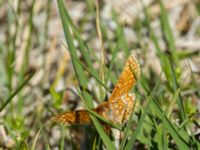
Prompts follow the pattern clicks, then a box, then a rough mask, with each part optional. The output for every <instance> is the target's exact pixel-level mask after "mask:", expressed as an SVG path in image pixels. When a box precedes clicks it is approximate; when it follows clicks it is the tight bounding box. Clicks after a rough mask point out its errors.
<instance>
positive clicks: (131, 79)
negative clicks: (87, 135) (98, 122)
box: [53, 55, 140, 124]
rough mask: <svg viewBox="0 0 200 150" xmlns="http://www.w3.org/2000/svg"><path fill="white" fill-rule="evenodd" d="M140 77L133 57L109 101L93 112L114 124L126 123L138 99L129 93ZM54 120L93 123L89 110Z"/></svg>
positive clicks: (58, 116) (54, 118) (77, 111)
mask: <svg viewBox="0 0 200 150" xmlns="http://www.w3.org/2000/svg"><path fill="white" fill-rule="evenodd" d="M139 75H140V67H139V64H138V62H137V60H136V58H135V57H134V56H133V55H131V56H129V58H128V60H127V62H126V64H125V67H124V69H123V71H122V74H121V75H120V77H119V80H118V82H117V84H116V86H115V88H114V90H113V92H112V94H111V96H110V98H109V100H108V101H107V102H103V103H102V104H100V105H99V106H98V107H96V108H94V109H92V110H93V111H94V112H96V113H98V114H99V115H101V116H102V117H104V118H105V119H107V120H109V121H111V122H113V123H119V124H122V123H124V122H126V121H127V120H128V118H129V116H130V114H131V112H132V110H133V108H134V105H135V99H136V98H135V95H134V94H132V93H128V92H129V91H130V89H131V88H132V87H133V86H134V85H135V84H136V81H137V77H138V76H139ZM53 120H55V121H56V122H58V123H65V124H91V123H92V121H91V119H90V116H89V112H88V111H87V110H76V111H71V112H64V113H63V114H58V115H55V116H54V117H53Z"/></svg>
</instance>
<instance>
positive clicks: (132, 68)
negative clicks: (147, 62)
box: [109, 55, 140, 102]
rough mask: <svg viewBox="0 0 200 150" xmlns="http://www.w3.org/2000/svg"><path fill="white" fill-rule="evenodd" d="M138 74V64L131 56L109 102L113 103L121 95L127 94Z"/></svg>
mask: <svg viewBox="0 0 200 150" xmlns="http://www.w3.org/2000/svg"><path fill="white" fill-rule="evenodd" d="M139 74H140V68H139V64H138V62H137V60H136V58H135V57H134V56H133V55H131V56H129V58H128V61H127V62H126V65H125V67H124V69H123V71H122V74H121V75H120V77H119V80H118V82H117V84H116V85H115V88H114V90H113V92H112V94H111V97H110V98H109V102H112V101H115V100H116V99H117V98H119V97H121V96H122V95H123V94H125V93H128V92H129V91H130V89H131V88H132V87H133V85H134V84H135V83H136V81H137V77H138V76H139Z"/></svg>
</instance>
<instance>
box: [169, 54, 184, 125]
mask: <svg viewBox="0 0 200 150" xmlns="http://www.w3.org/2000/svg"><path fill="white" fill-rule="evenodd" d="M169 62H170V66H171V67H170V68H171V76H172V79H173V81H172V82H173V83H172V85H173V90H174V93H176V91H177V90H178V89H179V88H178V82H177V79H176V74H175V71H174V67H173V64H172V60H171V59H170V57H169ZM177 103H178V107H179V110H180V114H181V120H182V122H183V121H184V120H185V119H186V114H185V111H184V106H183V100H182V97H181V94H180V93H179V94H178V100H177Z"/></svg>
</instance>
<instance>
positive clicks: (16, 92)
mask: <svg viewBox="0 0 200 150" xmlns="http://www.w3.org/2000/svg"><path fill="white" fill-rule="evenodd" d="M34 73H35V72H32V73H31V74H30V75H28V76H27V77H26V78H25V80H24V81H23V82H22V83H21V84H20V85H19V87H18V88H17V89H16V90H15V91H14V92H13V93H12V94H11V95H10V97H9V98H8V99H7V100H6V101H5V103H4V104H3V105H2V106H1V108H0V112H1V111H2V110H3V109H4V108H5V107H6V106H7V105H8V104H9V103H10V102H11V101H12V99H13V98H14V96H15V95H17V94H18V93H19V92H20V91H21V90H22V88H23V87H24V86H25V85H27V83H28V82H29V80H30V79H31V78H32V77H33V75H34Z"/></svg>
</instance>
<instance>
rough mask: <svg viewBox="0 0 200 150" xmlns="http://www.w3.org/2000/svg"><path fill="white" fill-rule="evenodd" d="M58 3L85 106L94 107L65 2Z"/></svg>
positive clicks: (109, 144) (103, 136)
mask: <svg viewBox="0 0 200 150" xmlns="http://www.w3.org/2000/svg"><path fill="white" fill-rule="evenodd" d="M57 3H58V8H59V12H60V16H61V20H62V24H63V29H64V33H65V38H66V42H67V45H68V47H69V52H70V55H71V56H73V57H72V63H73V67H74V70H75V74H76V76H77V78H78V81H79V85H80V87H81V88H82V89H83V90H81V93H82V96H83V99H84V100H85V104H86V105H85V106H86V107H88V108H92V107H93V102H92V97H91V95H90V94H89V93H88V92H87V90H86V89H87V78H86V77H85V75H84V71H83V68H82V66H81V65H80V64H79V63H78V62H77V61H76V60H75V59H74V57H75V58H76V59H78V56H77V52H76V48H75V46H74V44H73V38H72V36H71V34H70V31H69V24H68V21H67V20H66V15H65V8H64V4H63V1H62V0H57ZM90 117H91V119H92V121H93V123H94V125H95V127H96V129H97V131H98V133H99V135H100V136H101V139H102V141H103V142H104V144H105V146H106V147H107V148H108V149H111V150H114V149H115V148H114V145H113V143H112V142H111V140H110V138H109V137H108V135H107V134H106V133H105V131H104V129H103V128H102V126H101V125H100V123H99V121H98V120H97V119H96V118H95V117H94V116H93V115H90Z"/></svg>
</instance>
